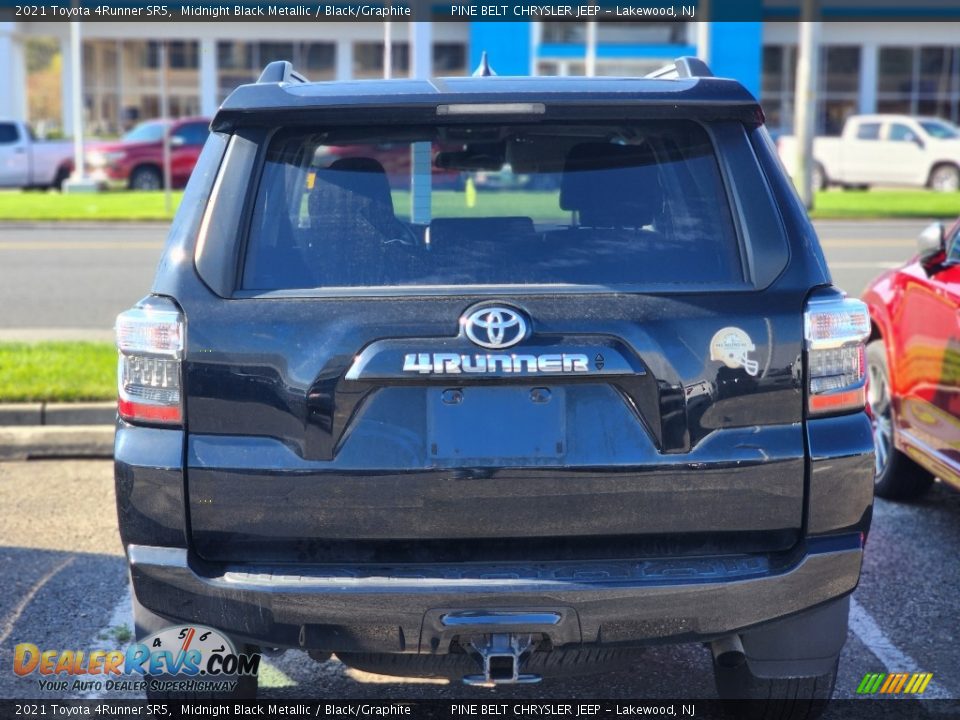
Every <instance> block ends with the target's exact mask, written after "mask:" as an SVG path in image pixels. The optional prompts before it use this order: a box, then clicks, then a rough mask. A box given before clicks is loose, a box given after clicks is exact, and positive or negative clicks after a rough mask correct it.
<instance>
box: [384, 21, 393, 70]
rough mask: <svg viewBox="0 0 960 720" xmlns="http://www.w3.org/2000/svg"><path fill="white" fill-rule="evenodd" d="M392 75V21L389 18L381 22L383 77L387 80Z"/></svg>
mask: <svg viewBox="0 0 960 720" xmlns="http://www.w3.org/2000/svg"><path fill="white" fill-rule="evenodd" d="M392 76H393V23H392V22H390V21H389V20H386V21H384V23H383V79H384V80H389V79H390V78H391V77H392Z"/></svg>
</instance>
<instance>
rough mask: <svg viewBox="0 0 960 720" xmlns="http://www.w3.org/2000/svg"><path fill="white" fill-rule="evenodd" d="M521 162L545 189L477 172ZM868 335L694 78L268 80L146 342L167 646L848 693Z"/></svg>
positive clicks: (729, 95) (761, 155)
mask: <svg viewBox="0 0 960 720" xmlns="http://www.w3.org/2000/svg"><path fill="white" fill-rule="evenodd" d="M398 146H406V149H405V150H404V152H409V155H410V162H409V165H408V168H409V171H408V172H407V174H405V175H404V176H403V177H388V174H387V172H386V171H385V169H384V166H385V165H386V164H387V163H385V162H384V161H383V160H381V159H380V158H379V157H378V154H379V152H380V149H383V148H389V153H391V157H392V156H393V155H395V154H396V152H397V148H398ZM342 148H349V152H344V151H342V150H341V149H342ZM507 165H509V167H510V168H511V170H512V172H515V173H518V174H523V175H526V176H531V177H536V178H540V180H541V181H538V182H536V183H533V182H531V183H527V184H525V185H523V186H517V187H515V188H505V189H497V190H496V192H484V190H483V188H482V186H481V187H480V188H479V189H478V188H477V187H476V185H475V184H474V183H472V182H471V181H470V179H471V178H472V176H473V175H475V174H478V173H491V172H497V171H500V170H501V169H502V168H504V167H505V166H507ZM437 168H440V169H443V170H444V171H451V172H453V171H455V172H456V173H458V174H459V175H461V176H463V177H465V179H466V181H465V183H464V187H462V188H451V187H449V186H448V185H443V184H440V186H439V187H438V186H437V184H436V183H435V182H434V179H435V177H436V173H435V172H434V171H435V170H436V169H437ZM869 330H870V323H869V317H868V316H867V311H866V308H865V306H864V305H863V304H862V303H860V302H859V301H857V300H851V299H847V298H845V296H844V294H843V293H842V292H841V291H839V290H838V289H837V288H835V287H833V286H832V285H831V280H830V274H829V272H828V270H827V266H826V263H825V262H824V258H823V256H822V254H821V251H820V248H819V244H818V241H817V238H816V235H815V233H814V230H813V228H812V226H811V224H810V222H809V220H808V218H807V216H806V213H805V212H804V209H803V207H802V206H801V204H800V203H799V202H798V200H797V198H796V196H795V194H794V192H793V189H792V187H791V185H790V183H789V180H788V179H787V178H786V176H785V175H784V173H783V171H782V169H781V167H780V165H779V164H778V161H777V157H776V151H775V148H774V147H773V145H772V144H771V141H770V139H769V136H768V134H767V132H766V130H765V129H764V127H763V115H762V112H761V110H760V107H759V105H758V103H757V101H756V100H755V99H754V98H753V97H752V96H751V95H750V94H749V93H748V92H747V91H746V90H744V88H743V87H742V86H741V85H739V84H738V83H737V82H734V81H731V80H722V79H717V78H713V77H711V76H710V75H709V71H708V70H707V69H706V67H705V66H704V65H703V64H702V63H700V62H699V61H696V60H692V59H682V60H680V61H677V63H676V64H675V65H674V66H671V67H670V68H669V69H668V70H667V71H665V72H663V73H660V74H659V75H658V76H657V77H651V78H643V79H610V78H603V79H582V78H507V77H474V78H455V79H437V80H434V81H431V82H427V81H415V80H394V81H365V82H351V83H307V82H305V81H304V80H303V78H302V77H301V76H299V75H297V74H296V73H294V72H293V71H292V70H291V68H290V66H289V64H288V63H274V64H271V65H270V66H268V67H267V68H266V70H265V71H264V73H263V76H262V77H261V79H260V81H259V82H258V83H256V84H252V85H247V86H243V87H241V88H239V89H237V90H236V91H235V92H234V93H233V94H232V95H231V96H230V97H229V98H228V99H227V100H226V102H225V103H224V105H223V106H222V108H221V109H220V111H219V112H218V113H217V116H216V117H215V118H214V120H213V123H212V132H211V134H210V137H209V139H208V140H207V142H206V145H205V147H204V149H203V153H202V155H201V157H200V160H199V163H198V165H197V168H196V170H195V172H194V174H193V177H192V178H191V180H190V183H189V185H188V187H187V190H186V195H185V197H184V200H183V203H182V205H181V207H180V211H179V213H178V215H177V217H176V220H175V221H174V224H173V227H172V228H171V231H170V236H169V240H168V242H167V246H166V249H165V251H164V255H163V259H162V261H161V263H160V267H159V270H158V273H157V276H156V280H155V282H154V285H153V288H152V291H151V294H150V295H149V296H147V297H146V298H144V299H143V300H142V301H141V302H140V303H139V304H138V306H137V307H136V308H134V309H132V310H130V311H128V312H126V313H123V314H122V315H121V316H120V317H119V318H118V323H117V331H118V344H119V349H120V400H119V415H120V420H119V427H118V432H117V439H116V482H117V503H118V510H119V516H120V528H121V534H122V537H123V542H124V546H125V548H126V552H127V556H128V559H129V563H130V572H131V577H132V582H133V587H134V590H135V594H136V601H135V612H136V619H137V631H138V636H143V635H144V634H145V633H147V632H148V631H150V630H152V629H155V628H156V627H159V626H163V625H165V624H170V623H173V622H177V623H199V624H203V625H210V626H214V627H216V628H218V629H220V630H221V631H223V632H224V633H226V634H227V635H228V636H230V637H232V638H233V639H234V640H235V642H236V643H237V644H238V645H244V644H245V645H250V646H259V647H263V648H280V649H283V648H298V649H304V650H309V651H311V653H312V655H314V656H315V657H326V656H328V654H329V653H331V652H333V653H336V654H337V656H338V657H339V658H340V659H341V660H342V661H343V662H344V663H346V664H348V665H350V666H353V667H357V668H362V669H366V670H370V671H374V672H381V673H392V674H400V675H442V676H453V677H462V678H463V679H464V680H466V681H467V682H469V683H476V684H498V683H515V682H532V681H536V680H538V679H539V678H541V677H550V676H554V677H555V676H558V675H563V674H565V673H570V672H589V671H596V670H603V669H608V668H610V667H612V666H614V665H617V664H622V663H627V662H636V661H637V660H638V656H637V655H636V653H635V649H636V648H638V647H640V646H643V645H646V644H650V643H663V642H702V643H706V644H709V645H710V647H711V648H712V651H713V657H714V660H715V670H716V679H717V683H718V689H719V693H720V694H721V696H723V697H747V698H775V699H777V702H778V703H780V701H781V700H784V699H785V700H786V701H788V702H798V703H809V702H810V701H816V700H822V699H825V698H828V697H829V695H830V693H831V691H832V687H833V682H834V679H835V676H836V670H837V659H838V657H839V654H840V651H841V648H842V646H843V643H844V640H845V638H846V629H847V614H848V607H849V594H850V593H851V591H853V589H854V588H855V587H856V585H857V582H858V579H859V574H860V564H861V557H862V552H863V545H864V538H865V535H866V533H867V530H868V528H869V524H870V516H871V507H872V505H871V503H872V490H873V465H874V461H873V441H872V437H871V427H870V422H869V420H868V418H867V416H866V414H865V413H864V385H865V375H864V346H863V341H864V340H865V338H866V337H867V336H868V335H869ZM248 689H249V688H248ZM777 707H781V706H780V705H778V706H777Z"/></svg>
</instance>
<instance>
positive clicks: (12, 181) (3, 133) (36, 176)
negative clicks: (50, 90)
mask: <svg viewBox="0 0 960 720" xmlns="http://www.w3.org/2000/svg"><path fill="white" fill-rule="evenodd" d="M71 154H72V144H71V143H70V142H66V141H46V140H37V139H36V138H35V137H34V136H33V132H32V131H31V130H30V127H29V126H28V125H27V124H26V123H23V122H19V121H15V120H0V188H48V187H54V188H59V187H60V186H61V184H62V183H63V181H64V180H66V179H67V177H69V175H70V171H71V170H72V169H73V160H72V157H71Z"/></svg>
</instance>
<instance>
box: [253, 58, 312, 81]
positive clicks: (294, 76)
mask: <svg viewBox="0 0 960 720" xmlns="http://www.w3.org/2000/svg"><path fill="white" fill-rule="evenodd" d="M305 82H310V81H309V80H307V78H306V76H304V75H301V74H300V73H298V72H297V71H296V70H294V69H293V63H291V62H289V61H287V60H274V61H273V62H272V63H269V64H268V65H267V66H266V67H265V68H264V69H263V72H262V73H260V79H259V80H257V83H258V84H259V83H305Z"/></svg>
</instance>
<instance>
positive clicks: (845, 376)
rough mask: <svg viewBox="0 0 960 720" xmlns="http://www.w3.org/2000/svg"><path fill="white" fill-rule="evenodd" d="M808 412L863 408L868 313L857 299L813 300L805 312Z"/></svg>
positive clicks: (817, 412)
mask: <svg viewBox="0 0 960 720" xmlns="http://www.w3.org/2000/svg"><path fill="white" fill-rule="evenodd" d="M804 336H805V338H806V347H807V377H808V381H807V382H808V384H807V410H808V412H809V414H810V415H836V414H839V413H845V412H852V411H856V410H862V409H863V407H864V405H866V400H867V396H866V384H867V369H866V348H865V346H864V344H863V343H864V341H865V340H866V339H867V338H868V337H870V313H869V311H868V310H867V306H866V305H864V304H863V303H862V302H860V301H859V300H853V299H850V298H838V297H835V296H832V297H829V298H822V299H821V298H817V297H816V296H815V297H813V298H812V299H811V300H810V302H808V303H807V310H806V312H805V313H804Z"/></svg>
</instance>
